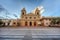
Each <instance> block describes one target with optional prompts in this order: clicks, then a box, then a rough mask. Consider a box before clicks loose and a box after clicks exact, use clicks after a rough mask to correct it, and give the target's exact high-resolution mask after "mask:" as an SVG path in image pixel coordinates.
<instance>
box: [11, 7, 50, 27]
mask: <svg viewBox="0 0 60 40" xmlns="http://www.w3.org/2000/svg"><path fill="white" fill-rule="evenodd" d="M49 24H50V21H49V19H48V20H45V19H43V17H42V16H41V14H40V10H39V9H38V8H36V10H35V13H32V12H31V13H27V12H26V9H25V8H23V9H22V10H21V18H20V19H17V20H15V21H13V24H12V25H13V26H27V27H31V26H32V27H36V26H48V25H49Z"/></svg>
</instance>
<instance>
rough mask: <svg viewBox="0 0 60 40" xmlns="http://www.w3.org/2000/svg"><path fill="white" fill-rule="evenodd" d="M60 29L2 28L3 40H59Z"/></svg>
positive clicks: (1, 36)
mask: <svg viewBox="0 0 60 40" xmlns="http://www.w3.org/2000/svg"><path fill="white" fill-rule="evenodd" d="M59 38H60V28H0V39H1V40H59Z"/></svg>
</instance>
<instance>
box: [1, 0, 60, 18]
mask: <svg viewBox="0 0 60 40" xmlns="http://www.w3.org/2000/svg"><path fill="white" fill-rule="evenodd" d="M41 5H42V6H43V7H44V9H45V11H44V13H42V16H60V0H0V14H1V15H0V17H4V18H6V15H7V16H8V18H9V17H10V18H19V17H20V15H21V9H22V8H24V7H25V8H26V10H27V13H29V12H31V11H32V10H34V8H36V7H38V6H41ZM1 8H2V9H1ZM6 13H7V14H6ZM15 15H17V17H15Z"/></svg>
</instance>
